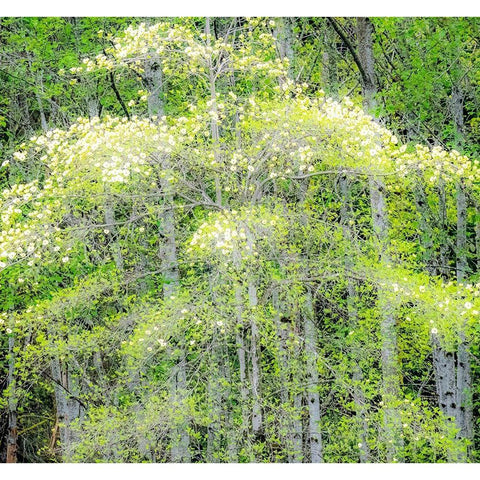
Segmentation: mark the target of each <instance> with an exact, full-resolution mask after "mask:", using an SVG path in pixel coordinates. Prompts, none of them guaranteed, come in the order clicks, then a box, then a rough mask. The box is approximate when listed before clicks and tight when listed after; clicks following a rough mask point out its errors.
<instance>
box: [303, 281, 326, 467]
mask: <svg viewBox="0 0 480 480" xmlns="http://www.w3.org/2000/svg"><path fill="white" fill-rule="evenodd" d="M304 310H305V311H304V315H303V321H304V324H303V328H304V334H305V354H306V356H307V369H306V373H307V404H308V443H309V447H310V462H311V463H321V462H323V456H322V450H323V448H322V434H321V427H320V422H321V415H320V395H319V393H318V367H317V358H318V353H317V334H316V330H315V324H314V318H315V312H314V308H313V300H312V294H311V292H310V291H308V290H307V291H306V294H305V305H304Z"/></svg>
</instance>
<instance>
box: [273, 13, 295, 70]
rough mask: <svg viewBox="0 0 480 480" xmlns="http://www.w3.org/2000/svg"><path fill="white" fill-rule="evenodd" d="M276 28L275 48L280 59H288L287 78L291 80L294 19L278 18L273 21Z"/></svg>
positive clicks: (293, 57)
mask: <svg viewBox="0 0 480 480" xmlns="http://www.w3.org/2000/svg"><path fill="white" fill-rule="evenodd" d="M275 23H276V28H275V32H274V35H275V37H276V40H277V48H278V53H279V56H280V58H281V59H282V60H283V59H284V58H287V59H288V78H290V79H292V80H293V79H294V78H293V61H294V59H295V56H294V52H293V39H294V36H293V26H294V19H293V18H290V17H280V18H277V19H275Z"/></svg>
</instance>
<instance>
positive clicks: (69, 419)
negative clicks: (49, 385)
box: [51, 358, 84, 460]
mask: <svg viewBox="0 0 480 480" xmlns="http://www.w3.org/2000/svg"><path fill="white" fill-rule="evenodd" d="M51 371H52V378H53V380H54V392H55V401H56V406H57V422H58V425H59V431H60V448H61V451H62V456H63V457H64V458H65V459H67V460H68V458H69V457H70V456H71V455H72V453H73V450H72V448H73V444H74V442H75V440H76V435H75V434H74V432H73V430H72V423H73V422H74V421H75V420H77V419H81V418H82V417H83V415H84V407H83V406H82V404H81V403H80V402H79V401H78V400H77V398H75V396H76V395H78V393H79V391H78V390H79V389H78V386H77V384H76V380H74V378H73V376H72V374H71V372H70V370H69V367H68V365H67V364H66V363H63V362H62V361H61V360H59V359H58V358H54V359H53V360H52V362H51Z"/></svg>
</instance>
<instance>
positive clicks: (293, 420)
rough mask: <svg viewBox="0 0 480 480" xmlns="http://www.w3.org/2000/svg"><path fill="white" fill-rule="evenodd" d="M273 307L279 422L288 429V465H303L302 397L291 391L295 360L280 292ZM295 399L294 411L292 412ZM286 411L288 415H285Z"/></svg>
mask: <svg viewBox="0 0 480 480" xmlns="http://www.w3.org/2000/svg"><path fill="white" fill-rule="evenodd" d="M272 303H273V307H274V308H275V311H276V314H275V327H276V330H277V338H276V340H277V342H278V344H277V345H278V347H277V348H278V357H279V358H278V362H279V369H280V378H279V380H280V400H281V405H282V410H283V411H282V412H280V419H279V421H280V422H282V420H283V422H282V424H281V427H283V428H285V429H286V434H285V436H284V439H283V441H284V444H285V446H286V450H287V459H288V463H301V462H302V459H303V445H302V437H303V429H302V421H301V416H300V415H301V408H302V397H301V395H300V394H299V393H297V392H292V391H291V380H290V378H289V376H290V375H291V372H289V370H290V365H289V364H290V363H291V362H292V361H293V359H289V356H288V350H287V348H286V340H287V338H286V336H287V335H288V333H287V329H286V328H282V325H281V321H280V312H281V306H280V302H279V299H278V292H277V290H274V292H273V298H272ZM292 399H293V410H292ZM285 410H286V413H285Z"/></svg>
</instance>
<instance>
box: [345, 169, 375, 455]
mask: <svg viewBox="0 0 480 480" xmlns="http://www.w3.org/2000/svg"><path fill="white" fill-rule="evenodd" d="M340 190H341V196H342V207H341V209H340V217H341V223H342V230H343V236H344V238H345V239H346V240H347V242H348V244H350V245H352V246H353V237H352V232H351V229H350V227H349V221H350V215H349V213H348V205H349V201H350V200H349V197H350V194H349V185H348V179H347V177H346V176H341V177H340ZM345 267H346V268H347V270H349V269H351V268H352V267H353V262H352V258H351V256H350V255H348V254H347V255H345ZM356 298H357V293H356V289H355V285H354V283H353V281H352V280H351V279H350V278H349V277H348V272H347V307H348V320H349V324H350V328H352V329H355V328H357V327H358V312H357V309H356ZM350 353H351V356H352V370H353V374H352V375H353V403H354V404H355V414H356V417H357V425H358V427H357V428H358V430H359V444H360V445H361V446H360V447H359V451H360V455H359V457H360V462H361V463H366V462H368V458H369V455H370V451H369V448H368V443H367V438H368V423H367V421H366V412H365V405H366V400H365V394H364V391H363V388H362V385H363V372H362V369H361V367H360V364H359V360H360V352H359V349H358V347H357V346H354V347H352V348H351V350H350Z"/></svg>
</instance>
